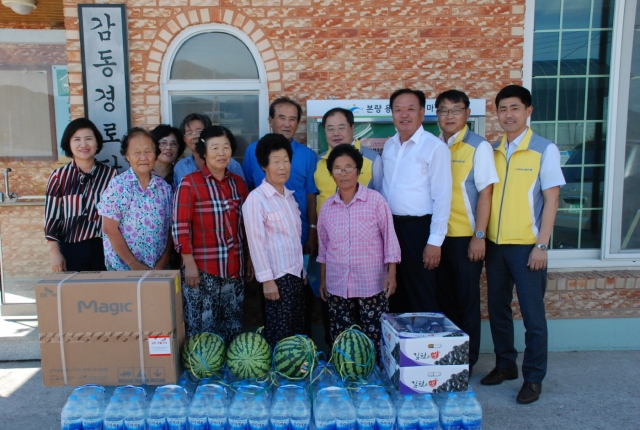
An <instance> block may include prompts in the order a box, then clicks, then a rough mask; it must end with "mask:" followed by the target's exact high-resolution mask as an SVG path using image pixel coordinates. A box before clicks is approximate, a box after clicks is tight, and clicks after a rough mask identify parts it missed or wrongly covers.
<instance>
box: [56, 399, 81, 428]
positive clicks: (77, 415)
mask: <svg viewBox="0 0 640 430" xmlns="http://www.w3.org/2000/svg"><path fill="white" fill-rule="evenodd" d="M60 422H61V424H62V425H61V427H60V428H61V429H62V430H82V403H81V402H80V399H79V398H78V396H75V395H71V396H69V400H67V403H66V404H65V405H64V408H62V413H61V414H60Z"/></svg>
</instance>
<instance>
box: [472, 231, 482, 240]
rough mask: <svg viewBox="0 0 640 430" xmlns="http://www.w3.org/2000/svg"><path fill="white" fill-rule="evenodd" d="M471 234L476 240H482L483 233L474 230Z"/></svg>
mask: <svg viewBox="0 0 640 430" xmlns="http://www.w3.org/2000/svg"><path fill="white" fill-rule="evenodd" d="M473 234H474V236H475V237H477V238H478V239H484V231H480V230H476V231H475V232H474V233H473Z"/></svg>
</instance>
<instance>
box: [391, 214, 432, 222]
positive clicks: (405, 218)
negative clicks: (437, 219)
mask: <svg viewBox="0 0 640 430" xmlns="http://www.w3.org/2000/svg"><path fill="white" fill-rule="evenodd" d="M431 215H432V214H426V215H420V216H416V215H393V220H394V221H398V222H405V221H418V220H422V219H427V218H431Z"/></svg>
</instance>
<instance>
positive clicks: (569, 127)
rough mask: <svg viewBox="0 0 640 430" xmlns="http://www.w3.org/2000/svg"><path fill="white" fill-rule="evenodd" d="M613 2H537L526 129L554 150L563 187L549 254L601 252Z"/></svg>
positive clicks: (611, 0)
mask: <svg viewBox="0 0 640 430" xmlns="http://www.w3.org/2000/svg"><path fill="white" fill-rule="evenodd" d="M613 6H614V1H613V0H536V2H535V22H534V39H533V64H532V83H531V89H532V96H533V101H534V110H533V115H532V118H531V125H532V128H533V129H534V131H536V132H537V133H538V134H540V135H542V136H544V137H546V138H548V139H550V140H552V141H554V142H556V143H557V145H558V148H559V149H560V153H561V155H562V163H563V166H562V171H563V173H564V175H565V179H566V181H567V185H565V186H564V187H562V188H561V189H560V202H559V209H558V214H557V217H556V223H555V226H554V230H553V235H552V238H551V248H552V249H590V248H591V249H593V248H596V249H598V248H600V247H601V238H602V225H603V202H604V194H605V188H604V178H605V173H606V172H605V170H606V169H605V155H606V150H607V140H608V139H607V107H608V98H609V76H610V64H611V40H612V33H613V32H612V29H613Z"/></svg>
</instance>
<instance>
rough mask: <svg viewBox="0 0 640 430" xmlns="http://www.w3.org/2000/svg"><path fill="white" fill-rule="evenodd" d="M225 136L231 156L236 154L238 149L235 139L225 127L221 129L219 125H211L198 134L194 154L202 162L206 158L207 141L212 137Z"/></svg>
mask: <svg viewBox="0 0 640 430" xmlns="http://www.w3.org/2000/svg"><path fill="white" fill-rule="evenodd" d="M220 136H225V137H226V138H227V139H228V140H229V144H230V145H231V155H233V154H235V153H236V149H238V143H237V142H236V138H235V136H234V135H233V133H231V130H229V129H228V128H227V127H223V126H221V125H211V126H209V127H207V128H205V129H204V130H202V132H201V133H200V137H199V138H198V141H197V142H196V152H197V153H198V155H199V156H200V158H202V159H203V160H204V159H205V157H206V156H207V140H209V139H211V138H213V137H220Z"/></svg>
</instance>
